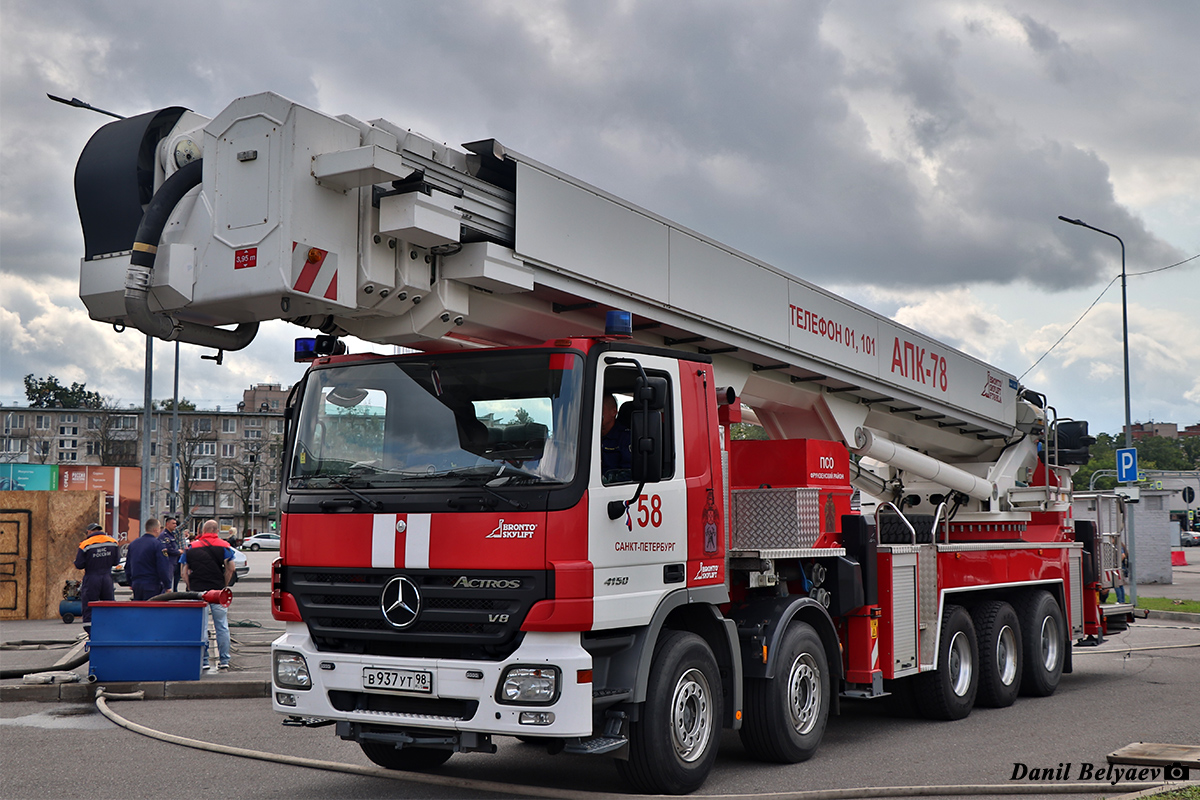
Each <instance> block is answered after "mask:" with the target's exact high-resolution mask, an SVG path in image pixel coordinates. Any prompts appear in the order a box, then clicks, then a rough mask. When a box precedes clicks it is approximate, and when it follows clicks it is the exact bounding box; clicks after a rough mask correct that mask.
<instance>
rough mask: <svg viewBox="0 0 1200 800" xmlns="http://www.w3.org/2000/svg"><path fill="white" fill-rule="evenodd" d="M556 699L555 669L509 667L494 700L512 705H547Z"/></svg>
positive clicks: (556, 677) (556, 669)
mask: <svg viewBox="0 0 1200 800" xmlns="http://www.w3.org/2000/svg"><path fill="white" fill-rule="evenodd" d="M557 699H558V668H557V667H509V668H508V669H507V670H506V671H505V673H504V677H503V678H501V680H500V689H499V691H497V692H496V700H497V701H498V702H500V703H508V704H512V705H549V704H551V703H553V702H554V701H555V700H557Z"/></svg>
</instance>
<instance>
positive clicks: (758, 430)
mask: <svg viewBox="0 0 1200 800" xmlns="http://www.w3.org/2000/svg"><path fill="white" fill-rule="evenodd" d="M729 436H730V438H731V439H735V440H743V439H755V440H765V439H769V438H771V437H770V436H767V430H766V428H764V427H763V426H761V425H755V424H754V423H752V422H735V423H733V424H732V425H730V426H729Z"/></svg>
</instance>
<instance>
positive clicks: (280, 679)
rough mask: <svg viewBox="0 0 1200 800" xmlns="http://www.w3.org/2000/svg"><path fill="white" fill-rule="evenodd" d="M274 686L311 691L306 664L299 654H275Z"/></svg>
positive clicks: (278, 652)
mask: <svg viewBox="0 0 1200 800" xmlns="http://www.w3.org/2000/svg"><path fill="white" fill-rule="evenodd" d="M275 684H276V685H277V686H283V687H286V688H288V689H311V688H312V677H311V676H309V674H308V663H307V662H306V661H305V660H304V656H302V655H300V654H299V653H289V652H286V651H282V650H277V651H276V652H275Z"/></svg>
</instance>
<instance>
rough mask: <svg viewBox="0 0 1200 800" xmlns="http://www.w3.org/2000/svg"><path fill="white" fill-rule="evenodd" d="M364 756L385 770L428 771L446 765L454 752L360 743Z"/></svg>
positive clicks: (385, 743) (377, 743)
mask: <svg viewBox="0 0 1200 800" xmlns="http://www.w3.org/2000/svg"><path fill="white" fill-rule="evenodd" d="M358 746H359V747H361V748H362V751H363V755H365V756H366V757H367V758H369V759H371V761H372V762H373V763H375V764H378V765H379V766H381V767H383V768H384V769H403V770H416V771H420V770H426V769H433V768H434V767H440V766H441V765H442V764H445V763H446V762H447V761H448V760H449V759H450V756H452V755H454V751H453V750H434V749H432V748H428V747H405V748H403V749H397V748H396V747H395V746H394V745H391V744H388V743H387V742H359V743H358Z"/></svg>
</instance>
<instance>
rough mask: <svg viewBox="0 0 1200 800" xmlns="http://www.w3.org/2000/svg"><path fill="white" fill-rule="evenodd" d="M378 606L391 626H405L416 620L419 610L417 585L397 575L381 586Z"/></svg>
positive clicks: (419, 595)
mask: <svg viewBox="0 0 1200 800" xmlns="http://www.w3.org/2000/svg"><path fill="white" fill-rule="evenodd" d="M379 608H380V610H382V611H383V618H384V619H386V620H387V621H388V623H390V624H391V625H392V626H393V627H396V628H407V627H408V626H409V625H412V624H413V623H414V622H416V621H417V614H418V613H419V612H420V611H421V593H420V592H418V591H417V586H416V584H414V583H413V582H412V581H410V580H409V579H408V578H406V577H404V576H403V575H397V576H396V577H394V578H392V579H391V580H390V581H388V582H387V583H386V584H385V585H384V587H383V594H381V595H380V596H379Z"/></svg>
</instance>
